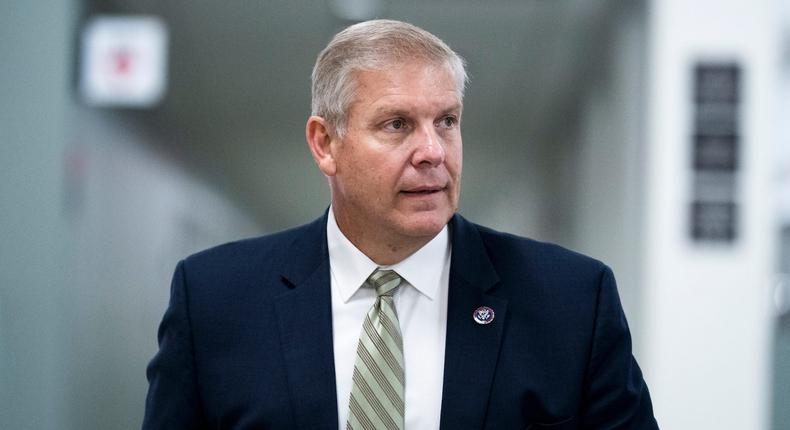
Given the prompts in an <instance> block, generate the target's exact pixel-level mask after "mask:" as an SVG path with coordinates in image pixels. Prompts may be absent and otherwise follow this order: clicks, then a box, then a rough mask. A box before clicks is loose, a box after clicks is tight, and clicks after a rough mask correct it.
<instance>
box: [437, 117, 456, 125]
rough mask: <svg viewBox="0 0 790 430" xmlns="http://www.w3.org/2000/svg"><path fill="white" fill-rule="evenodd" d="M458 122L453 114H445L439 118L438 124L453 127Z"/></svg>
mask: <svg viewBox="0 0 790 430" xmlns="http://www.w3.org/2000/svg"><path fill="white" fill-rule="evenodd" d="M457 123H458V119H457V118H456V117H454V116H446V117H444V118H442V119H441V121H440V122H439V125H440V126H442V127H444V128H453V126H455V125H456V124H457Z"/></svg>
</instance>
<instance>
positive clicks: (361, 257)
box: [326, 206, 450, 303]
mask: <svg viewBox="0 0 790 430" xmlns="http://www.w3.org/2000/svg"><path fill="white" fill-rule="evenodd" d="M326 241H327V249H328V251H329V267H330V270H331V271H332V275H333V276H334V277H335V280H337V283H338V285H337V288H338V291H339V292H340V297H341V298H342V299H343V302H344V303H347V302H348V300H349V299H351V296H353V295H354V293H356V292H357V290H359V288H360V287H361V286H362V284H363V283H364V282H365V280H366V279H367V278H368V276H370V274H371V273H373V271H374V270H376V268H377V267H380V268H382V269H388V270H394V271H396V272H398V274H399V275H400V276H401V277H402V278H403V279H405V280H406V281H407V282H408V284H409V285H411V286H413V287H414V288H416V289H417V291H419V292H420V293H421V294H423V295H424V296H426V297H427V298H429V299H431V300H433V299H434V298H435V297H436V296H437V294H438V292H439V286H440V285H439V283H440V281H441V276H442V271H443V269H444V267H445V265H449V264H450V239H449V234H448V232H447V225H445V226H444V228H442V231H440V232H439V234H437V235H436V236H435V237H434V238H433V239H431V241H430V242H428V243H427V244H425V246H423V247H422V248H420V249H418V250H417V251H416V252H415V253H413V254H412V255H410V256H408V257H406V258H405V259H404V260H403V261H401V262H399V263H395V264H392V265H389V266H379V265H377V264H376V263H375V262H373V260H371V259H370V258H368V256H367V255H365V254H363V253H362V251H360V250H359V249H357V247H356V246H354V244H353V243H351V241H350V240H348V238H346V236H345V235H344V234H343V232H342V231H340V228H339V227H338V226H337V221H336V220H335V215H334V212H333V209H332V207H331V206H330V208H329V214H328V216H327V222H326Z"/></svg>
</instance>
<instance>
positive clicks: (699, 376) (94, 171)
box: [0, 0, 790, 430]
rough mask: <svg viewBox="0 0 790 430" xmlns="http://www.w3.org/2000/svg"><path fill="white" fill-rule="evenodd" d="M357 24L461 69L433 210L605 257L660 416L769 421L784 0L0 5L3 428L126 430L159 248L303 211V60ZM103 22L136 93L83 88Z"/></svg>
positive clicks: (779, 351) (787, 4) (316, 188)
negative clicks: (456, 143) (144, 58)
mask: <svg viewBox="0 0 790 430" xmlns="http://www.w3.org/2000/svg"><path fill="white" fill-rule="evenodd" d="M374 17H381V18H393V19H400V20H404V21H408V22H411V23H413V24H416V25H418V26H421V27H423V28H425V29H427V30H429V31H431V32H433V33H434V34H436V35H438V36H439V37H441V38H443V39H444V40H445V41H446V42H448V44H449V45H450V46H451V47H453V48H454V49H455V50H456V51H458V52H459V53H460V54H461V55H462V56H463V57H464V58H466V60H467V62H468V69H469V73H470V76H471V83H470V86H469V88H468V91H467V97H466V99H465V108H464V122H463V136H464V152H465V154H464V156H465V160H464V161H465V163H464V183H463V191H462V197H461V207H460V212H461V213H463V214H464V215H465V216H466V217H468V218H470V219H472V220H474V221H476V222H478V223H481V224H485V225H488V226H491V227H493V228H496V229H500V230H506V231H509V232H513V233H516V234H520V235H525V236H529V237H533V238H536V239H540V240H547V241H552V242H556V243H559V244H561V245H563V246H566V247H569V248H572V249H575V250H578V251H580V252H583V253H586V254H589V255H593V256H595V257H596V258H599V259H601V260H603V261H605V262H606V263H607V264H609V265H611V266H612V268H613V269H614V272H615V274H616V276H617V279H618V284H619V288H620V294H621V298H622V301H623V305H624V307H625V310H626V314H627V316H628V319H629V323H630V326H631V330H632V334H633V336H634V340H635V345H634V346H635V351H634V352H635V355H636V357H637V360H638V361H639V363H640V365H641V366H642V368H643V371H644V373H645V377H646V379H647V382H648V384H649V386H650V389H651V393H652V395H653V400H654V407H655V410H656V416H657V418H658V420H659V424H660V425H661V426H662V428H668V429H689V430H696V429H703V428H716V429H743V428H749V429H774V430H780V429H781V430H787V429H790V313H789V312H790V286H788V285H790V281H788V279H790V275H788V273H790V120H788V119H787V118H790V101H789V100H790V0H757V1H754V0H751V1H747V0H726V1H714V0H700V1H696V2H684V1H682V0H633V1H628V2H623V1H616V0H552V1H546V0H529V1H517V0H495V1H489V2H477V1H472V0H456V1H444V0H422V1H417V0H405V1H399V2H394V1H387V0H320V1H319V0H315V1H286V0H273V1H265V2H264V1H261V2H245V1H233V0H231V1H227V2H202V1H199V2H195V1H192V2H188V1H184V0H171V1H167V2H161V1H151V0H49V1H46V2H22V1H17V0H9V1H6V2H3V3H2V4H0V243H2V246H1V247H0V422H3V427H4V428H9V429H130V428H139V426H140V424H141V421H142V413H143V403H144V400H145V393H146V390H147V382H146V379H145V366H146V364H147V362H148V360H150V358H151V357H152V356H153V354H154V353H155V351H156V349H157V346H156V328H157V326H158V324H159V321H160V319H161V316H162V313H163V312H164V309H165V307H166V305H167V300H168V295H169V282H170V276H171V274H172V270H173V268H174V267H175V264H176V263H177V261H178V260H179V259H181V258H183V257H185V256H186V255H188V254H189V253H192V252H195V251H198V250H200V249H203V248H206V247H208V246H212V245H215V244H219V243H222V242H226V241H230V240H235V239H238V238H242V237H249V236H254V235H260V234H265V233H270V232H274V231H277V230H281V229H284V228H287V227H290V226H295V225H298V224H302V223H305V222H308V221H310V220H312V219H314V218H315V217H317V216H318V215H320V214H321V213H322V211H323V210H324V209H325V208H326V207H327V205H328V203H329V193H328V190H327V187H326V184H325V179H324V178H323V177H322V176H321V175H320V173H319V171H318V170H317V169H316V168H315V166H314V164H313V161H312V159H311V158H310V155H309V152H308V150H307V146H306V144H305V141H304V123H305V120H306V119H307V117H308V115H309V113H310V112H309V110H310V88H309V86H310V71H311V68H312V65H313V63H314V61H315V58H316V56H317V54H318V52H319V51H320V50H321V49H322V48H323V46H325V44H326V43H327V42H328V40H329V39H330V38H331V36H332V35H333V34H334V33H335V32H337V31H338V30H340V29H341V28H343V27H345V26H347V25H349V24H351V23H353V22H355V21H358V20H365V19H369V18H374ZM129 19H131V21H129ZM129 22H137V23H140V22H142V23H143V24H145V25H143V27H144V29H143V30H135V31H141V32H142V33H141V34H143V36H138V37H137V39H135V40H143V39H144V38H145V37H149V36H150V37H153V38H155V37H154V36H157V37H162V38H163V39H162V40H163V45H161V46H160V47H161V48H163V49H162V50H161V51H157V50H156V49H155V46H156V45H155V44H154V45H150V46H149V45H144V46H143V47H142V48H140V49H142V50H143V53H144V54H145V55H149V56H153V55H154V54H156V53H157V52H159V53H161V54H162V55H163V56H164V57H163V58H164V65H165V67H164V68H162V69H157V68H156V67H152V68H151V70H150V71H149V72H150V73H152V74H153V75H155V76H158V78H159V79H161V80H162V82H163V91H162V92H161V94H155V95H154V96H152V97H151V98H150V99H147V100H144V101H140V100H137V99H135V97H136V94H135V93H134V90H135V88H136V87H134V86H132V87H130V88H131V89H123V88H121V90H120V92H121V93H123V91H126V93H123V94H125V95H123V96H118V91H119V90H118V89H117V88H116V89H115V90H113V89H112V88H110V90H109V92H110V93H112V92H113V91H115V97H116V98H115V99H113V98H112V97H110V96H107V97H108V98H105V99H102V98H101V97H98V96H96V95H95V94H93V95H91V94H92V93H90V92H89V91H88V90H86V87H87V86H89V85H88V84H87V83H86V82H88V80H89V77H86V70H87V69H86V64H88V62H89V58H90V57H89V53H90V47H91V46H92V45H90V43H89V41H90V40H93V39H90V37H91V34H94V35H95V33H96V32H92V31H91V30H92V29H93V30H95V29H96V28H99V27H97V25H98V24H101V25H109V27H106V26H105V27H101V28H103V29H109V30H108V31H110V33H111V35H113V36H112V37H117V38H119V39H123V38H124V37H128V34H127V36H124V34H126V33H128V32H129V31H130V30H128V28H127V27H124V25H126V24H124V23H129ZM146 29H147V30H146ZM125 32H126V33H125ZM112 37H111V38H110V39H112ZM94 42H95V40H94ZM107 43H110V42H107ZM116 43H117V40H116ZM135 46H136V45H135ZM152 46H153V47H152ZM116 54H118V55H120V54H124V55H120V56H118V55H116V56H115V57H112V59H111V60H112V61H113V62H112V63H111V64H112V65H114V67H116V69H114V70H115V72H116V73H120V72H119V70H123V71H124V73H126V72H125V71H126V70H127V67H130V66H129V64H131V65H132V66H134V65H135V64H136V63H134V61H135V60H134V58H132V59H131V60H129V57H126V56H125V55H126V54H128V52H126V51H123V52H120V53H119V52H116ZM127 60H129V61H132V62H131V63H126V61H127ZM119 68H120V69H119ZM105 72H106V73H110V74H112V73H113V72H112V71H105ZM121 84H122V83H121ZM121 84H118V85H121ZM105 89H106V88H105ZM129 91H131V93H130V92H129ZM135 100H137V101H135Z"/></svg>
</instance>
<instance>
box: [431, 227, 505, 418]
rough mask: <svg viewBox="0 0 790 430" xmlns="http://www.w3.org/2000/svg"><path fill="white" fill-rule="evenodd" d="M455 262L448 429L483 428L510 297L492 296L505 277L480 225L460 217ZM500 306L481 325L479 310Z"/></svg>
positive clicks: (445, 402)
mask: <svg viewBox="0 0 790 430" xmlns="http://www.w3.org/2000/svg"><path fill="white" fill-rule="evenodd" d="M450 226H451V229H452V247H453V254H452V262H451V267H450V290H449V299H448V309H447V343H446V346H445V365H444V387H443V390H442V411H441V424H440V427H441V428H442V429H456V428H483V425H484V422H485V417H486V411H487V409H488V398H489V395H490V392H491V384H492V380H493V377H494V370H495V368H496V363H497V358H498V356H499V345H500V342H501V339H502V330H503V327H504V323H505V319H506V311H507V300H506V299H503V298H500V297H496V296H493V295H491V294H488V292H489V290H490V289H491V287H493V286H494V285H495V284H496V283H497V282H498V281H499V277H498V276H497V274H496V271H495V270H494V267H493V265H492V264H491V261H490V260H489V258H488V255H487V253H486V251H485V248H484V246H483V243H482V240H481V239H480V234H479V232H478V231H477V229H476V228H475V227H474V226H473V225H472V224H470V223H469V222H467V221H466V220H464V219H463V218H461V217H460V216H459V215H455V216H454V217H453V219H452V220H451V224H450ZM481 306H487V307H489V308H491V309H493V310H494V313H495V317H494V321H493V322H491V323H490V324H487V325H483V324H478V323H476V322H475V321H474V319H473V313H474V311H475V310H476V309H478V308H479V307H481Z"/></svg>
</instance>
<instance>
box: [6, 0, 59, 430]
mask: <svg viewBox="0 0 790 430" xmlns="http://www.w3.org/2000/svg"><path fill="white" fill-rule="evenodd" d="M72 6H73V4H72V2H71V1H68V0H59V1H57V0H56V1H48V2H17V1H3V2H0V422H1V423H2V424H0V426H2V427H3V428H8V429H20V430H27V429H48V428H57V425H58V423H59V422H60V418H61V417H62V412H63V404H62V403H61V402H60V401H59V400H60V395H61V393H62V386H63V378H62V376H63V374H62V372H61V362H60V361H59V357H58V352H59V350H60V347H61V346H62V345H63V342H64V341H63V340H62V339H60V338H59V337H58V336H57V327H58V326H59V325H60V324H62V319H61V318H60V314H59V313H58V305H59V301H60V298H61V297H62V295H63V294H64V292H65V287H66V286H65V285H64V283H63V268H64V264H63V257H64V252H65V247H64V237H65V233H66V226H65V223H64V221H63V218H62V187H61V186H62V182H61V178H62V169H61V160H62V155H63V148H64V147H65V143H66V142H65V138H64V136H65V135H64V130H65V128H66V124H65V113H66V104H67V99H68V75H67V74H66V73H65V72H66V70H68V66H69V64H70V49H69V44H68V40H69V32H70V31H71V28H70V19H71V17H70V10H71V7H72Z"/></svg>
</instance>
